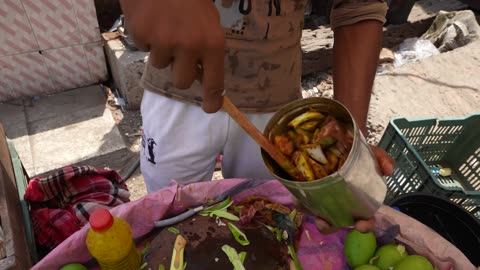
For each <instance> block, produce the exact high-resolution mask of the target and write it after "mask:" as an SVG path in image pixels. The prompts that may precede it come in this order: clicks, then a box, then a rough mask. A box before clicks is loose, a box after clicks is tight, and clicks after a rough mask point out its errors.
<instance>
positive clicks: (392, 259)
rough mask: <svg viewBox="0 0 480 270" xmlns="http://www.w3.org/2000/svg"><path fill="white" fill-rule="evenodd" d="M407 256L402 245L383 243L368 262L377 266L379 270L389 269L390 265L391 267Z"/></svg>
mask: <svg viewBox="0 0 480 270" xmlns="http://www.w3.org/2000/svg"><path fill="white" fill-rule="evenodd" d="M407 256H408V254H407V251H406V250H405V247H404V246H402V245H394V244H390V245H384V246H381V247H380V248H379V249H378V250H377V252H375V256H374V257H373V258H372V260H371V261H370V263H372V264H374V265H376V266H378V268H380V269H381V270H389V269H390V267H393V266H394V265H396V264H397V263H398V262H400V261H401V260H403V259H404V258H405V257H407Z"/></svg>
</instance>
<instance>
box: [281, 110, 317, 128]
mask: <svg viewBox="0 0 480 270" xmlns="http://www.w3.org/2000/svg"><path fill="white" fill-rule="evenodd" d="M324 117H325V116H324V115H323V114H321V113H319V112H316V111H308V112H305V113H302V114H301V115H299V116H297V117H295V118H294V119H293V120H292V121H290V123H288V126H291V127H293V128H297V126H299V125H300V124H302V123H305V122H307V121H311V120H322V119H323V118H324Z"/></svg>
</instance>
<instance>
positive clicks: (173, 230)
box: [167, 227, 180, 234]
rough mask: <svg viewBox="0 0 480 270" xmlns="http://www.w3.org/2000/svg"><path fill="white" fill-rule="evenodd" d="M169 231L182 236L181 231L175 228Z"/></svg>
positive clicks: (170, 228)
mask: <svg viewBox="0 0 480 270" xmlns="http://www.w3.org/2000/svg"><path fill="white" fill-rule="evenodd" d="M167 230H168V231H169V232H171V233H174V234H180V230H179V229H177V228H175V227H169V228H168V229H167Z"/></svg>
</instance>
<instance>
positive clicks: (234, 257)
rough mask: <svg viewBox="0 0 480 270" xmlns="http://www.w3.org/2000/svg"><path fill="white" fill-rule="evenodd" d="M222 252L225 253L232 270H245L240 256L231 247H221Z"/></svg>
mask: <svg viewBox="0 0 480 270" xmlns="http://www.w3.org/2000/svg"><path fill="white" fill-rule="evenodd" d="M222 250H223V252H225V254H227V257H228V260H229V261H230V262H231V263H232V265H233V269H234V270H245V266H243V263H242V260H241V258H240V255H239V254H238V253H237V251H236V250H235V249H234V248H233V247H231V246H229V245H223V246H222Z"/></svg>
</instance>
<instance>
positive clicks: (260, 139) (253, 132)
mask: <svg viewBox="0 0 480 270" xmlns="http://www.w3.org/2000/svg"><path fill="white" fill-rule="evenodd" d="M223 109H224V110H225V111H226V112H227V113H228V114H229V115H230V117H232V118H233V120H235V122H237V124H238V125H239V126H240V127H242V128H243V129H244V130H245V131H246V132H247V133H248V134H249V135H250V137H252V138H253V139H254V140H255V142H257V144H258V145H259V146H260V147H262V148H263V149H264V150H265V152H267V153H268V154H269V155H270V157H272V158H273V160H275V161H276V162H277V164H278V165H280V167H282V168H283V169H284V170H285V171H286V172H287V173H288V174H289V175H290V176H291V177H293V179H292V180H298V181H303V179H304V177H303V175H302V173H300V171H299V170H298V169H297V168H296V167H295V166H294V165H293V164H292V163H291V162H290V160H289V159H288V158H287V157H285V155H283V153H282V152H280V150H278V149H277V148H276V147H275V146H274V145H273V144H271V143H270V142H269V141H268V140H267V139H266V138H265V136H263V134H262V133H261V132H260V131H259V130H258V129H257V128H256V127H255V126H254V125H253V124H252V123H251V122H250V121H249V120H248V118H247V117H246V116H245V115H244V114H243V113H242V112H241V111H240V110H239V109H238V108H237V106H235V104H233V103H232V101H231V100H230V99H229V98H228V97H227V96H224V97H223Z"/></svg>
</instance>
